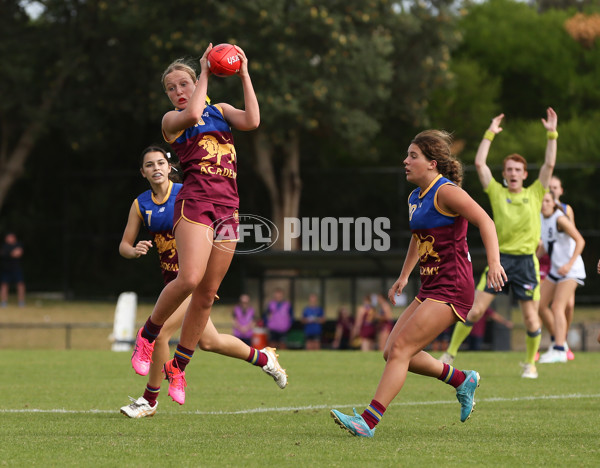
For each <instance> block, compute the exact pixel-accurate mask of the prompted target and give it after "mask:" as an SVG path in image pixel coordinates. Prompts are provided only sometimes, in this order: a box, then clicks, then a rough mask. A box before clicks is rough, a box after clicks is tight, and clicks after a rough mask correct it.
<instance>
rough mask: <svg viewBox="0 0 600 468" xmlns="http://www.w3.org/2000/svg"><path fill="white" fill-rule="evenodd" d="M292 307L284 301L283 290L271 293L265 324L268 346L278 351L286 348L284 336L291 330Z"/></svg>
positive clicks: (279, 289)
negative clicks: (271, 297) (267, 333)
mask: <svg viewBox="0 0 600 468" xmlns="http://www.w3.org/2000/svg"><path fill="white" fill-rule="evenodd" d="M292 317H293V315H292V305H291V304H290V302H289V301H287V300H285V299H284V294H283V289H281V288H277V289H275V291H274V292H273V299H272V300H271V302H269V304H268V306H267V311H266V323H267V329H268V330H269V346H272V347H274V348H279V349H285V348H286V342H285V339H286V336H287V333H288V331H290V328H292Z"/></svg>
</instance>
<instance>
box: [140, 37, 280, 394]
mask: <svg viewBox="0 0 600 468" xmlns="http://www.w3.org/2000/svg"><path fill="white" fill-rule="evenodd" d="M211 49H212V44H209V46H208V47H207V48H206V50H205V52H204V54H203V55H202V58H201V59H200V67H201V71H200V75H199V76H198V78H196V73H195V71H194V69H193V68H191V67H190V66H189V65H187V64H186V63H185V62H183V61H182V60H176V61H175V62H173V63H172V64H171V65H169V66H168V67H167V69H166V70H165V72H164V73H163V76H162V84H163V86H164V89H165V92H166V94H167V97H168V98H169V100H170V101H171V104H173V106H174V107H175V109H174V110H170V111H168V112H167V113H166V114H165V115H164V116H163V119H162V133H163V136H164V138H165V140H166V141H167V142H169V143H170V144H171V145H172V147H173V149H174V150H175V151H176V152H177V153H178V157H179V160H180V163H181V166H182V168H183V172H184V182H183V187H182V188H181V190H180V192H179V194H178V196H177V199H176V201H175V212H174V217H173V229H174V233H175V239H176V241H177V250H178V255H179V274H178V275H177V278H175V279H174V280H173V281H171V282H170V283H169V284H167V285H166V286H165V287H164V289H163V291H162V293H161V294H160V297H159V298H158V301H157V302H156V305H155V307H154V310H153V312H152V315H151V316H150V317H149V318H148V320H147V321H146V323H145V325H144V326H143V327H142V328H141V329H140V330H139V332H138V336H137V339H136V344H135V349H134V352H133V355H132V358H131V363H132V365H133V368H134V369H135V371H136V372H137V373H138V374H141V375H145V372H146V373H147V371H148V368H149V365H150V362H151V355H152V350H153V347H154V340H155V339H156V337H157V336H158V334H159V333H160V330H161V328H162V326H163V325H164V323H165V322H166V321H167V319H168V318H169V317H170V316H171V315H172V314H173V312H174V311H175V310H176V309H177V308H178V307H179V306H180V305H181V304H182V303H183V301H184V300H185V299H186V298H187V297H188V296H189V295H190V294H191V295H192V298H191V302H190V305H189V306H188V309H187V312H186V314H185V318H184V321H183V326H182V328H181V336H180V339H179V344H178V345H177V349H176V350H175V357H174V358H173V359H172V360H170V361H167V362H166V363H165V366H164V372H165V375H166V378H167V379H168V380H169V395H170V396H171V397H172V398H173V400H175V401H177V402H178V403H179V404H183V403H184V401H185V387H186V381H185V367H186V365H187V364H188V362H189V361H190V359H191V358H192V355H193V353H194V349H195V347H196V345H197V343H198V341H199V339H200V337H201V336H202V333H203V331H204V328H205V326H206V323H207V321H208V318H209V316H210V310H211V307H212V304H213V301H214V298H215V295H216V293H217V290H218V288H219V286H220V284H221V281H222V280H223V278H224V276H225V274H226V273H227V270H228V269H229V265H230V263H231V260H232V258H233V254H234V252H235V246H236V243H237V240H238V239H237V228H238V211H237V210H238V196H237V186H236V177H237V172H236V157H237V155H236V152H235V149H234V146H233V138H232V136H231V128H235V129H237V130H244V131H248V130H254V129H255V128H257V127H258V124H259V122H260V110H259V107H258V101H257V99H256V94H255V93H254V89H253V87H252V81H251V79H250V74H249V72H248V59H247V58H246V55H245V54H244V51H243V50H242V49H240V48H239V47H236V49H237V51H238V57H239V59H240V61H241V67H240V71H239V73H238V76H239V78H240V81H241V84H242V88H243V92H244V109H236V108H235V107H233V106H232V105H230V104H227V103H220V104H216V105H214V106H212V105H210V103H209V101H208V99H207V89H208V79H209V76H210V74H211V72H210V70H209V68H208V63H207V55H208V53H209V52H210V50H211ZM266 352H267V353H266V354H267V355H268V359H269V365H270V364H273V366H275V367H276V368H275V369H274V371H276V372H277V374H278V377H276V378H278V379H279V380H280V381H281V382H283V381H284V380H285V381H287V377H286V376H285V371H284V370H283V369H281V368H280V367H279V365H278V364H276V362H277V361H276V354H275V350H272V349H269V348H266Z"/></svg>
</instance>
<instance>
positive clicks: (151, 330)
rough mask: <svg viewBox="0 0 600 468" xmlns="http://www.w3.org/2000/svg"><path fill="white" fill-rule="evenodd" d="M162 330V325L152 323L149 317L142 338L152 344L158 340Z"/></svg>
mask: <svg viewBox="0 0 600 468" xmlns="http://www.w3.org/2000/svg"><path fill="white" fill-rule="evenodd" d="M161 328H162V325H156V324H155V323H153V322H152V320H150V317H148V320H146V323H145V324H144V328H143V329H142V336H143V337H144V338H146V339H147V340H148V341H149V342H150V343H152V342H153V341H154V340H156V337H157V336H158V334H159V333H160V330H161Z"/></svg>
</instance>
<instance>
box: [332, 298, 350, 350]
mask: <svg viewBox="0 0 600 468" xmlns="http://www.w3.org/2000/svg"><path fill="white" fill-rule="evenodd" d="M352 328H354V317H352V316H351V315H350V312H349V311H348V308H347V307H340V309H339V310H338V316H337V322H336V324H335V335H334V337H333V343H331V347H332V348H333V349H350V338H351V336H352Z"/></svg>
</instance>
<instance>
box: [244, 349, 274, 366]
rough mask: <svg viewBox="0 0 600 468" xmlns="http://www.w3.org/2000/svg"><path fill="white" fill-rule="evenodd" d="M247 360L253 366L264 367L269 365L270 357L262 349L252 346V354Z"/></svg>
mask: <svg viewBox="0 0 600 468" xmlns="http://www.w3.org/2000/svg"><path fill="white" fill-rule="evenodd" d="M246 361H248V362H249V363H250V364H252V365H253V366H258V367H264V366H266V365H267V362H268V361H269V358H268V357H267V355H266V354H265V353H263V352H262V351H260V350H258V349H256V348H250V355H249V356H248V357H247V358H246Z"/></svg>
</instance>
